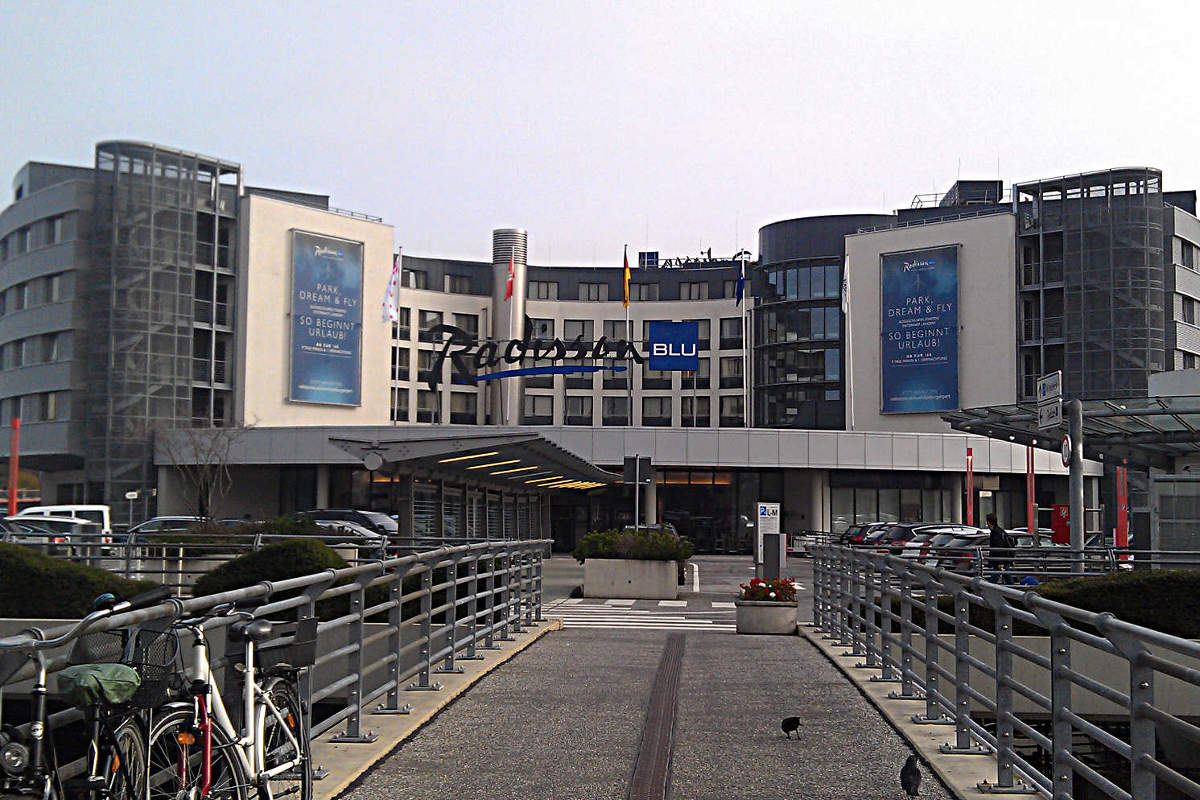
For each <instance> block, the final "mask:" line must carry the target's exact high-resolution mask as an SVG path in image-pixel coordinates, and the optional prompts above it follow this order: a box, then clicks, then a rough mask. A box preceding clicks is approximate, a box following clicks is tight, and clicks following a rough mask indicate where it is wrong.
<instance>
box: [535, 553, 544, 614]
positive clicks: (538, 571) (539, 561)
mask: <svg viewBox="0 0 1200 800" xmlns="http://www.w3.org/2000/svg"><path fill="white" fill-rule="evenodd" d="M533 558H534V583H533V586H534V598H533V603H534V611H535V615H534V620H535V621H536V622H544V621H545V618H544V617H542V569H543V567H544V566H545V561H546V553H545V551H543V550H538V551H537V552H536V553H534V554H533Z"/></svg>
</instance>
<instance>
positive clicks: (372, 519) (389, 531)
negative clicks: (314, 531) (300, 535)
mask: <svg viewBox="0 0 1200 800" xmlns="http://www.w3.org/2000/svg"><path fill="white" fill-rule="evenodd" d="M297 516H301V517H308V518H309V519H311V520H314V521H318V522H320V521H333V522H339V521H341V522H353V523H355V524H357V525H361V526H363V527H364V528H366V529H367V530H371V531H375V532H376V533H380V534H383V535H384V536H386V537H388V538H391V537H393V536H399V535H400V524H399V523H398V522H396V520H394V519H392V518H391V517H389V516H388V515H387V514H384V513H383V512H381V511H359V510H356V509H352V508H321V509H314V510H312V511H298V512H297Z"/></svg>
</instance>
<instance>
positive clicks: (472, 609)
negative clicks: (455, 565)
mask: <svg viewBox="0 0 1200 800" xmlns="http://www.w3.org/2000/svg"><path fill="white" fill-rule="evenodd" d="M467 575H468V576H470V578H471V582H470V583H468V584H467V586H468V587H469V589H470V594H469V595H468V598H469V599H468V600H467V616H469V617H470V618H471V635H470V636H468V637H467V652H466V654H465V655H463V658H465V659H469V660H476V659H480V658H483V656H482V655H480V654H479V650H478V648H477V647H476V645H477V644H478V642H479V553H475V554H474V557H473V558H472V559H471V560H470V561H468V562H467Z"/></svg>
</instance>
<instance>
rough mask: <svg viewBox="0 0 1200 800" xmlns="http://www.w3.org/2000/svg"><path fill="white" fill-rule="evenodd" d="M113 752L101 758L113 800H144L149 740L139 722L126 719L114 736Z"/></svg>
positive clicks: (111, 746)
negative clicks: (147, 743) (147, 744)
mask: <svg viewBox="0 0 1200 800" xmlns="http://www.w3.org/2000/svg"><path fill="white" fill-rule="evenodd" d="M109 748H110V749H109V752H108V753H107V754H106V755H105V756H104V757H103V758H101V759H100V761H99V763H100V764H101V766H102V768H103V769H104V783H105V786H106V787H107V788H108V796H109V797H110V798H112V800H144V798H145V790H146V739H145V737H144V736H143V735H142V729H141V727H140V726H139V725H138V723H137V721H136V720H135V719H132V718H129V719H125V720H123V721H122V722H121V724H119V725H118V726H117V728H116V730H114V731H113V733H112V742H111V743H110V744H109Z"/></svg>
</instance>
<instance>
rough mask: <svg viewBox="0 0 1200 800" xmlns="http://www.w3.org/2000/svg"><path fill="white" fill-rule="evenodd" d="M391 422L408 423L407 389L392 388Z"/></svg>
mask: <svg viewBox="0 0 1200 800" xmlns="http://www.w3.org/2000/svg"><path fill="white" fill-rule="evenodd" d="M392 422H408V389H404V388H401V387H399V386H393V387H392Z"/></svg>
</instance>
